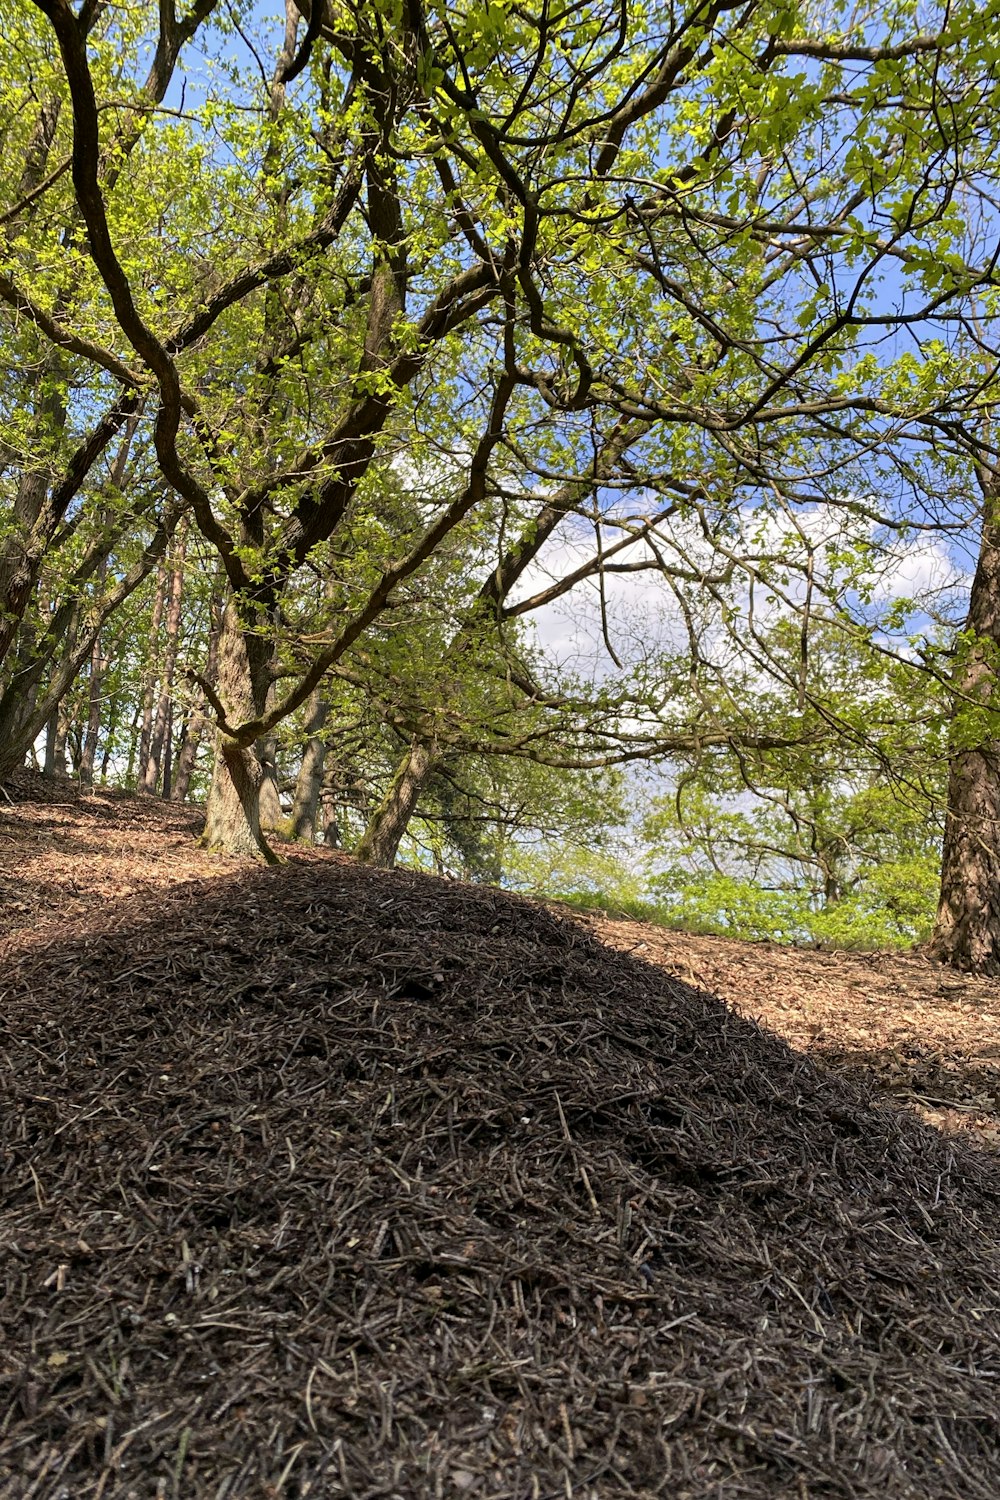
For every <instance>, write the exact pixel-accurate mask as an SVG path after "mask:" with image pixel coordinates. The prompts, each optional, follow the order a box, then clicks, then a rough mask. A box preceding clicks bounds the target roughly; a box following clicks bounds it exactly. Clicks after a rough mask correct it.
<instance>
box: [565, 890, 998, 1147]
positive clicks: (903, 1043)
mask: <svg viewBox="0 0 1000 1500" xmlns="http://www.w3.org/2000/svg"><path fill="white" fill-rule="evenodd" d="M551 905H552V907H553V908H554V909H559V903H556V902H553V903H551ZM561 909H562V910H563V911H565V910H566V909H567V908H565V907H563V908H561ZM574 915H575V917H576V920H578V921H580V922H581V923H582V924H583V925H584V926H585V927H586V928H587V929H588V930H589V931H591V932H593V933H594V934H595V936H597V937H598V938H599V939H600V941H601V942H604V943H610V944H611V945H612V946H613V947H616V948H621V949H623V950H624V951H625V952H629V953H635V954H637V955H640V956H641V957H642V958H643V959H645V960H646V961H647V962H649V963H655V964H660V965H662V966H663V967H664V968H665V969H667V970H668V971H669V972H670V973H673V974H677V975H680V976H681V977H683V978H685V979H687V980H688V982H689V983H691V984H693V985H695V986H696V987H697V988H699V989H706V990H709V991H711V993H712V994H713V995H718V996H719V997H720V998H721V999H723V1000H725V1001H726V1003H727V1005H730V1006H733V1007H734V1008H735V1009H736V1010H738V1011H739V1012H740V1013H741V1014H742V1015H745V1016H749V1017H752V1018H753V1019H755V1020H760V1021H762V1022H763V1023H764V1024H765V1025H766V1026H767V1027H768V1028H769V1029H770V1030H772V1031H776V1032H777V1033H778V1034H779V1036H782V1037H784V1038H785V1040H786V1041H788V1042H790V1043H791V1044H792V1046H793V1047H795V1048H796V1049H797V1050H799V1051H808V1053H809V1055H810V1056H811V1057H813V1058H818V1059H822V1060H823V1061H824V1062H826V1063H827V1064H829V1065H831V1066H833V1067H836V1068H838V1069H839V1070H841V1071H845V1070H847V1071H851V1072H858V1071H859V1070H860V1071H863V1072H864V1073H865V1075H866V1076H867V1077H868V1078H870V1079H871V1080H872V1081H873V1082H874V1083H875V1084H876V1086H877V1088H878V1090H879V1092H880V1093H882V1094H883V1095H885V1096H887V1097H889V1098H891V1099H893V1100H898V1101H900V1102H902V1103H904V1104H906V1105H907V1106H908V1107H909V1108H911V1109H913V1110H915V1111H916V1112H917V1113H918V1114H919V1115H920V1116H921V1118H923V1119H925V1120H927V1121H929V1122H930V1123H931V1124H933V1125H936V1126H937V1127H938V1128H939V1129H940V1130H944V1131H946V1132H948V1133H949V1134H952V1135H956V1136H969V1137H971V1139H972V1140H973V1141H974V1142H975V1143H976V1144H978V1145H980V1146H985V1147H986V1148H987V1149H991V1150H993V1151H1000V983H998V982H997V980H995V979H984V978H980V977H978V976H976V975H973V974H960V973H957V972H956V971H955V970H954V969H947V968H944V967H943V966H942V965H941V964H937V963H932V962H931V961H930V960H929V959H927V958H925V957H924V956H923V955H922V954H921V953H919V952H911V953H838V952H821V951H818V950H815V949H805V948H794V947H791V946H789V945H788V944H778V943H768V942H760V943H747V942H740V941H738V940H737V939H735V938H719V937H703V936H699V935H696V934H692V933H687V932H671V931H666V930H664V929H663V928H661V927H654V926H652V925H651V924H650V923H648V922H635V921H631V920H628V919H622V918H616V917H609V916H607V915H605V914H597V913H575V914H574Z"/></svg>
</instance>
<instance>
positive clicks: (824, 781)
mask: <svg viewBox="0 0 1000 1500" xmlns="http://www.w3.org/2000/svg"><path fill="white" fill-rule="evenodd" d="M772 637H773V641H772V647H773V652H774V656H775V659H776V660H780V658H781V656H784V658H785V661H786V664H787V671H788V677H789V679H790V680H791V682H794V680H795V677H796V675H797V673H798V667H799V647H800V635H799V630H798V628H797V627H796V626H795V625H794V624H793V623H792V622H790V621H781V622H779V623H778V625H777V626H775V627H774V628H773V630H772ZM810 644H811V650H810V660H809V673H808V678H807V681H806V688H807V691H806V694H805V696H804V702H803V704H802V707H801V708H799V707H798V706H797V704H796V700H795V698H794V696H792V695H791V694H790V693H789V691H788V689H787V687H786V688H784V689H783V688H782V686H781V685H772V684H767V683H761V681H760V679H759V678H758V679H757V681H756V682H755V681H754V680H753V677H754V674H753V673H752V672H751V673H749V674H747V677H746V678H745V680H744V682H743V684H742V686H741V688H740V689H739V691H738V692H737V693H736V694H734V697H735V698H736V699H738V701H739V705H740V712H741V713H745V714H747V715H749V716H751V717H752V718H753V719H754V720H757V721H759V722H761V723H767V724H769V725H770V727H771V730H772V733H773V735H774V737H775V738H774V740H772V742H771V743H770V744H769V745H766V746H763V745H760V744H758V745H757V746H754V745H753V744H752V743H750V742H748V741H747V739H746V738H740V737H737V736H734V738H733V739H732V741H731V742H730V743H729V744H728V745H722V746H719V747H716V748H706V749H705V750H704V751H703V752H702V753H701V754H699V755H697V756H694V757H689V758H687V760H686V761H682V762H680V763H679V764H678V766H677V785H676V791H675V793H674V794H673V795H671V796H669V797H662V798H660V799H659V800H658V801H657V803H656V804H655V805H654V807H653V808H652V810H651V812H650V814H649V815H648V816H647V818H646V822H645V828H644V834H645V838H646V840H647V843H648V845H649V848H650V853H651V855H652V856H653V858H654V868H655V869H656V870H657V873H656V874H655V875H654V876H653V878H652V879H651V881H650V890H651V891H652V892H653V893H654V894H656V895H657V896H659V897H661V898H663V899H664V900H665V901H666V903H667V908H668V910H669V911H671V912H672V913H673V914H674V916H675V919H676V920H678V921H679V922H682V923H683V924H685V925H693V926H696V927H699V926H700V927H703V928H707V929H708V930H715V931H730V932H733V933H735V934H736V935H740V936H752V937H763V936H775V937H783V938H785V939H799V940H804V939H813V940H818V941H824V942H834V943H836V944H838V945H840V946H860V947H885V946H900V945H905V944H912V943H913V942H915V941H917V940H919V939H922V938H924V937H926V936H927V934H928V932H929V929H930V924H931V918H932V907H933V891H934V886H935V882H936V873H937V869H938V863H939V857H940V841H941V822H942V811H943V801H944V797H943V790H944V788H943V782H944V773H945V766H946V761H947V748H946V744H945V733H946V728H945V726H946V722H947V707H946V699H945V694H944V691H943V689H942V688H941V686H940V684H937V683H936V682H935V681H934V679H933V678H929V677H928V676H927V674H926V673H925V672H924V671H923V670H922V668H921V666H920V664H919V663H918V662H906V661H894V660H892V659H891V658H887V657H886V655H885V654H884V652H883V651H882V650H880V649H879V648H878V645H877V644H876V643H874V642H872V641H871V639H870V638H869V637H868V636H866V635H865V634H864V633H862V632H860V631H858V630H853V631H848V630H847V629H845V628H844V627H843V626H839V627H836V626H835V627H833V628H831V627H830V626H827V627H825V628H816V629H814V630H813V633H812V639H811V643H810ZM732 686H733V685H732V682H731V681H730V682H729V683H728V684H727V686H726V691H725V693H719V692H718V690H717V689H716V693H715V699H716V702H715V707H716V711H717V713H719V715H720V717H721V716H724V715H731V714H732V713H733V705H732V703H731V702H730V701H728V697H729V693H730V692H731V691H732ZM706 696H707V694H703V695H702V701H703V702H704V699H705V697H706ZM782 728H784V730H785V743H784V744H780V743H779V742H778V736H779V735H780V733H781V730H782ZM796 732H797V733H796Z"/></svg>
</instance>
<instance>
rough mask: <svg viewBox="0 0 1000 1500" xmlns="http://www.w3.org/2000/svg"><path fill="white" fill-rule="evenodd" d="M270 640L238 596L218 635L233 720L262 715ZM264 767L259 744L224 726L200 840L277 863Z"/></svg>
mask: <svg viewBox="0 0 1000 1500" xmlns="http://www.w3.org/2000/svg"><path fill="white" fill-rule="evenodd" d="M271 656H272V652H271V646H270V642H268V641H266V640H264V639H262V637H261V635H260V633H259V632H258V631H256V630H248V631H246V632H244V631H243V630H242V628H241V623H240V618H239V610H238V607H237V604H236V601H235V600H230V601H229V603H228V604H227V606H226V611H225V615H224V617H223V622H222V635H221V638H220V641H219V688H218V693H219V700H220V702H221V703H222V706H223V707H224V708H225V710H226V714H227V716H228V717H229V720H230V722H231V723H239V722H240V721H241V720H246V719H253V718H257V717H259V716H260V715H261V714H262V713H263V712H264V706H265V704H266V702H267V695H268V689H269V688H270V685H271V670H270V668H271ZM263 781H264V768H263V766H262V765H261V763H260V760H259V759H258V757H257V751H256V747H255V746H252V745H251V746H245V745H238V744H236V742H235V741H234V740H233V739H231V738H230V736H228V735H226V734H223V733H222V732H221V731H220V732H219V735H218V742H217V747H216V755H215V772H214V775H213V777H212V788H211V791H210V792H209V794H208V805H207V807H206V809H205V832H204V834H203V835H202V843H203V844H204V845H205V847H206V848H208V849H215V850H218V851H219V852H220V853H225V854H247V855H251V856H252V857H253V858H255V859H262V860H264V861H265V862H266V863H267V864H269V865H275V864H277V863H278V858H277V855H276V854H275V853H274V852H273V850H272V849H271V848H270V846H269V845H268V842H267V840H266V839H265V837H264V834H263V832H262V830H261V821H260V790H261V786H262V784H263Z"/></svg>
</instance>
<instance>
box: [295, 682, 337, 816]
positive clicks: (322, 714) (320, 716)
mask: <svg viewBox="0 0 1000 1500" xmlns="http://www.w3.org/2000/svg"><path fill="white" fill-rule="evenodd" d="M329 712H330V705H329V703H328V702H327V701H326V699H325V698H324V697H323V695H322V693H321V692H320V689H319V688H317V689H316V691H315V692H314V693H313V695H312V697H311V698H310V699H309V712H308V717H307V719H306V734H307V735H308V739H307V740H306V744H305V749H304V750H303V752H302V764H301V766H300V767H299V774H298V779H297V780H296V782H295V800H294V802H293V803H292V826H291V834H292V838H293V839H304V840H306V841H307V842H308V843H310V844H311V843H312V842H313V841H314V840H315V838H316V827H317V822H318V817H319V794H320V788H321V787H322V784H323V762H324V760H325V758H326V745H325V743H324V741H323V726H324V724H325V723H326V718H327V714H328V713H329ZM334 827H335V828H336V819H334Z"/></svg>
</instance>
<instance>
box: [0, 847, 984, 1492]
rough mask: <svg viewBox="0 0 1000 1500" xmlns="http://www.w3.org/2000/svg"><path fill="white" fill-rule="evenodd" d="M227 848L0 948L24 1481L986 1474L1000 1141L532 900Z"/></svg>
mask: <svg viewBox="0 0 1000 1500" xmlns="http://www.w3.org/2000/svg"><path fill="white" fill-rule="evenodd" d="M5 826H6V827H7V829H8V836H9V837H11V838H17V837H18V836H19V834H18V829H19V828H22V825H19V824H17V823H16V820H14V822H11V820H10V819H8V822H7V824H6V825H5V824H4V822H3V820H2V819H0V835H2V834H3V832H4V828H5ZM80 826H82V825H78V832H79V827H80ZM11 827H13V828H14V830H15V831H14V833H12V834H11V833H10V832H9V830H10V828H11ZM22 831H23V828H22ZM141 836H144V835H143V834H142V832H141V829H140V833H139V834H137V839H138V838H140V837H141ZM49 857H50V852H47V851H46V850H41V851H39V852H38V854H37V859H38V860H41V861H44V859H47V858H49ZM132 857H133V858H135V853H134V850H133V854H132ZM30 863H31V861H30V860H29V865H30ZM213 872H214V873H213V874H212V875H211V876H206V877H204V878H196V879H191V880H188V881H186V882H184V883H179V884H174V885H173V886H172V887H171V886H167V887H164V888H161V889H160V890H159V891H158V893H157V894H156V896H155V898H154V897H153V896H151V895H149V894H148V893H147V895H146V896H145V898H144V899H143V900H141V901H140V900H138V899H136V900H134V901H131V902H129V903H128V904H126V906H125V907H124V908H123V907H122V906H121V905H120V904H119V905H118V906H117V907H116V908H115V909H114V917H113V920H112V919H111V907H110V905H106V906H105V907H104V908H103V914H102V916H101V920H100V921H97V920H89V921H88V919H87V917H86V915H85V914H84V915H78V916H76V917H74V918H73V920H72V922H71V924H70V926H69V928H68V929H67V931H66V932H65V933H64V934H63V935H62V936H61V938H57V937H56V935H55V934H54V933H51V934H50V935H49V938H48V941H47V942H45V943H41V942H39V941H37V940H33V939H32V937H31V934H30V933H25V934H19V933H17V932H14V933H13V935H12V936H10V937H9V938H8V941H7V945H6V949H5V953H6V957H5V959H4V960H0V1068H2V1072H3V1081H2V1084H0V1087H2V1089H3V1096H4V1100H5V1108H4V1110H3V1111H2V1114H0V1149H2V1171H3V1199H2V1208H0V1244H2V1250H3V1254H2V1260H0V1275H2V1278H3V1282H2V1290H3V1300H2V1302H0V1325H2V1335H3V1337H2V1342H0V1495H3V1496H4V1497H11V1500H28V1497H31V1500H55V1497H65V1500H125V1497H129V1496H134V1497H136V1500H146V1497H163V1500H166V1497H176V1500H203V1497H204V1500H209V1497H211V1500H242V1497H261V1500H264V1497H277V1496H283V1497H292V1500H304V1497H306V1496H311V1497H314V1500H320V1497H328V1496H329V1497H335V1496H349V1497H352V1500H355V1497H356V1500H368V1497H372V1500H374V1497H376V1496H378V1497H386V1500H391V1497H402V1500H410V1497H414V1500H416V1497H437V1496H441V1497H453V1496H473V1497H479V1496H490V1497H510V1500H529V1497H539V1500H540V1497H546V1500H548V1497H553V1500H554V1497H560V1496H568V1497H570V1500H572V1497H580V1500H591V1497H600V1500H604V1497H618V1496H661V1495H662V1496H670V1497H672V1500H708V1497H716V1500H776V1497H777V1500H785V1497H788V1500H819V1497H845V1500H846V1497H867V1496H878V1497H880V1500H895V1497H899V1500H903V1497H920V1500H948V1497H952V1500H959V1497H961V1500H966V1497H968V1500H996V1496H997V1494H998V1493H1000V1424H998V1403H1000V1228H998V1226H1000V1174H998V1169H997V1162H996V1158H995V1157H992V1156H991V1155H990V1154H989V1153H987V1152H984V1151H979V1150H976V1149H975V1148H974V1147H973V1146H972V1145H969V1144H966V1143H964V1142H956V1141H953V1140H949V1139H947V1138H945V1137H943V1136H942V1135H941V1134H939V1133H938V1132H936V1131H934V1130H933V1129H931V1128H930V1127H929V1126H927V1125H925V1124H923V1123H922V1122H921V1121H919V1120H918V1119H917V1118H915V1117H914V1116H913V1115H912V1114H909V1113H907V1112H904V1111H895V1110H892V1109H890V1108H887V1107H883V1106H881V1105H879V1104H878V1103H876V1102H875V1101H874V1099H873V1097H872V1096H871V1094H870V1092H869V1090H868V1089H867V1088H866V1086H865V1085H864V1084H863V1083H861V1082H859V1081H857V1080H856V1079H854V1078H852V1077H846V1076H841V1075H838V1074H836V1073H834V1072H832V1071H830V1070H828V1069H823V1068H819V1067H817V1065H815V1064H814V1063H813V1062H812V1061H811V1060H810V1059H809V1058H807V1057H805V1056H803V1055H802V1054H801V1053H798V1052H796V1051H793V1050H792V1049H791V1048H789V1046H788V1045H787V1044H786V1043H785V1042H783V1041H781V1040H779V1039H778V1038H777V1037H776V1036H774V1035H773V1034H771V1033H769V1032H767V1031H765V1030H763V1029H762V1028H761V1027H759V1026H758V1025H757V1024H755V1023H754V1022H753V1021H751V1020H748V1019H746V1018H745V1017H741V1016H739V1015H736V1014H734V1013H733V1012H732V1011H731V1010H729V1009H727V1008H726V1007H725V1006H724V1005H723V1004H722V1003H721V1002H720V1001H719V1000H717V999H715V998H713V997H712V996H711V995H709V994H707V993H705V992H703V991H701V990H700V989H698V988H697V987H695V986H694V985H692V984H690V983H685V982H682V981H680V980H677V979H674V978H671V977H670V976H669V975H668V974H666V973H665V972H664V971H663V970H662V969H660V968H657V967H654V966H652V965H650V964H647V963H645V962H644V961H643V959H642V958H641V957H637V956H635V955H630V954H627V953H622V952H617V951H614V950H612V949H611V948H609V947H607V946H604V945H601V944H600V943H599V942H598V941H597V940H596V939H595V937H594V936H593V935H591V934H589V933H588V932H587V931H585V930H584V929H583V928H582V927H581V926H580V925H579V924H577V923H574V922H571V921H569V920H565V919H562V918H560V917H559V916H557V915H554V914H553V913H551V912H548V911H545V910H543V909H540V908H539V907H537V906H534V905H532V904H530V903H528V902H526V901H520V900H517V899H516V898H511V897H507V896H504V895H502V894H501V893H498V892H496V891H490V890H482V889H471V888H468V887H464V886H459V885H454V884H449V883H447V882H443V881H439V880H434V879H430V878H427V877H420V876H415V875H407V874H393V875H385V874H380V873H377V872H373V871H368V870H365V869H362V868H359V867H357V866H354V865H353V864H351V863H350V862H349V861H347V860H345V859H343V858H340V859H338V858H331V857H329V856H324V855H322V854H319V853H317V854H315V855H303V856H296V857H295V858H293V860H292V861H291V862H290V863H289V864H288V865H286V866H285V867H283V868H280V869H277V870H268V871H256V870H254V871H250V870H247V869H244V868H240V867H236V866H227V865H226V864H217V865H215V866H213ZM26 878H27V879H28V881H29V883H30V880H31V878H32V871H31V869H28V871H27V877H26Z"/></svg>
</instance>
